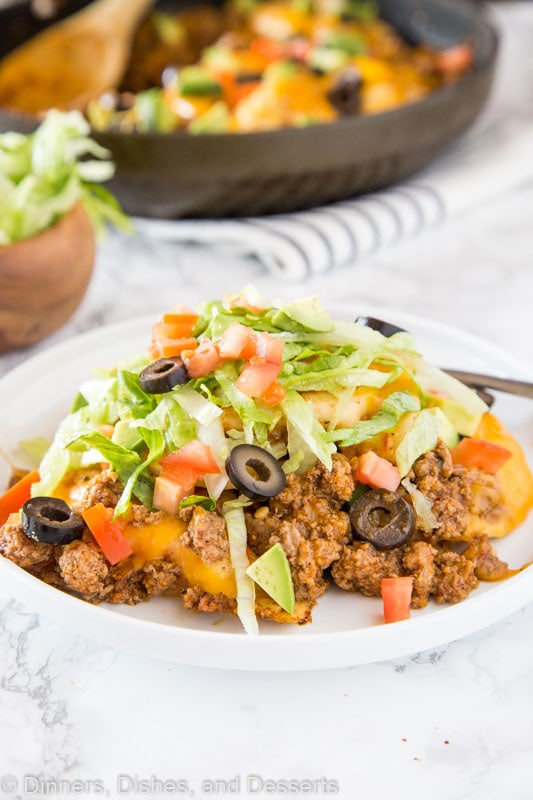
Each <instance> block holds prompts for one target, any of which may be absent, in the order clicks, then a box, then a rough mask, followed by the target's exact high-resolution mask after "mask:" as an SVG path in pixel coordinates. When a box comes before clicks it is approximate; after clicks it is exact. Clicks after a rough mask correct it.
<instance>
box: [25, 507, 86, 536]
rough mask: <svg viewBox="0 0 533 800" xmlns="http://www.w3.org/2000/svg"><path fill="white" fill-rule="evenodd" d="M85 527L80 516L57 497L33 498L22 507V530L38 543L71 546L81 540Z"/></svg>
mask: <svg viewBox="0 0 533 800" xmlns="http://www.w3.org/2000/svg"><path fill="white" fill-rule="evenodd" d="M84 527H85V525H84V523H83V520H82V518H81V517H80V515H79V514H76V513H75V512H74V511H73V510H72V509H71V508H70V506H69V505H67V503H65V501H64V500H59V499H58V498H57V497H32V499H31V500H27V501H26V502H25V503H24V505H23V506H22V530H23V531H24V533H25V534H26V536H27V537H28V538H29V539H35V541H37V542H46V544H69V543H70V542H73V541H74V540H75V539H81V537H82V534H83V529H84Z"/></svg>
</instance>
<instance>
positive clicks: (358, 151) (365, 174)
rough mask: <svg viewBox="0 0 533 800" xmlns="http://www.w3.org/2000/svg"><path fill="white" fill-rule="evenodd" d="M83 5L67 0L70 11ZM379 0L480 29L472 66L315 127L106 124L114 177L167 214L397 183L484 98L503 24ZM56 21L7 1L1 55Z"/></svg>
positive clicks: (433, 25)
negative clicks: (202, 128) (136, 129)
mask: <svg viewBox="0 0 533 800" xmlns="http://www.w3.org/2000/svg"><path fill="white" fill-rule="evenodd" d="M190 2H191V0H189V4H190ZM182 4H183V0H182ZM83 5H85V3H84V2H80V0H67V2H66V3H64V5H63V7H62V12H61V15H66V14H67V13H70V12H72V11H74V10H77V9H78V8H79V7H81V6H83ZM168 5H169V3H168V2H167V3H166V6H168ZM174 6H175V7H176V6H177V7H179V6H180V0H175V2H174ZM379 6H380V12H381V14H382V16H383V17H384V18H385V19H387V20H388V21H390V22H391V23H392V24H393V25H394V26H395V27H396V28H397V29H398V30H399V31H400V32H401V33H402V34H403V35H404V36H405V37H406V38H407V39H409V40H410V41H425V42H428V43H429V44H432V45H434V46H437V47H446V46H451V45H453V44H456V43H459V42H462V41H464V40H465V39H468V40H469V41H471V42H472V44H473V46H474V50H475V64H474V67H473V69H472V71H471V72H470V73H469V74H468V75H467V76H466V77H464V78H463V79H462V80H460V81H459V82H458V83H457V84H455V85H453V86H449V87H446V88H444V89H440V90H438V91H436V92H433V93H432V94H430V95H429V96H428V97H427V98H424V99H423V100H422V101H420V102H417V103H413V104H411V105H408V106H403V107H400V108H398V109H395V110H393V111H389V112H387V113H383V114H377V115H372V116H360V117H346V118H344V119H341V120H339V121H338V122H335V123H333V124H329V125H318V126H316V127H309V128H305V129H290V128H288V129H284V130H277V131H268V132H263V133H247V134H213V135H204V136H189V135H187V134H183V133H174V134H154V133H146V134H141V133H137V134H129V135H125V134H117V133H98V134H96V133H95V134H94V137H95V138H96V139H97V140H98V141H99V142H101V143H102V144H103V145H105V146H106V147H108V148H109V149H110V150H111V151H112V153H113V158H114V160H115V162H116V165H117V172H116V177H115V178H114V179H113V181H112V182H110V183H109V184H107V185H108V186H109V188H110V189H111V190H112V191H114V192H115V194H116V195H117V197H118V198H119V200H120V201H121V203H122V205H123V207H124V209H125V210H126V211H127V212H128V213H130V214H133V215H137V216H145V217H160V218H165V219H172V218H181V217H228V216H243V215H244V216H246V215H254V214H269V213H274V212H288V211H295V210H298V209H304V208H310V207H312V206H317V205H322V204H324V203H330V202H333V201H336V200H343V199H346V198H349V197H353V196H355V195H358V194H362V193H364V192H368V191H373V190H376V189H380V188H383V187H386V186H389V185H391V184H393V183H395V182H397V181H399V180H401V179H402V178H405V177H406V176H409V175H412V174H413V173H414V172H416V171H417V170H419V169H420V168H421V167H423V166H424V165H426V164H427V163H428V162H429V161H431V160H432V159H433V158H435V156H436V155H437V154H439V153H440V152H441V151H443V150H444V149H446V148H447V147H448V146H449V145H450V144H451V143H452V142H453V141H454V140H456V139H457V137H459V136H460V135H461V134H462V133H463V132H464V131H465V130H466V129H467V128H468V127H469V126H470V125H471V123H472V122H473V121H474V119H475V118H476V117H477V115H478V113H479V112H480V110H481V108H482V107H483V104H484V102H485V100H486V98H487V95H488V93H489V90H490V86H491V83H492V78H493V73H494V67H495V61H496V54H497V45H498V42H497V34H496V32H495V30H494V29H493V27H492V26H491V24H490V23H489V22H488V21H487V19H486V17H485V13H484V11H483V8H482V7H480V5H479V4H477V3H472V2H468V0H379ZM45 24H46V23H43V22H42V21H41V22H39V21H36V20H35V19H34V18H33V17H32V14H31V11H30V10H29V4H28V3H27V2H24V0H22V2H19V3H18V4H17V5H16V6H14V7H10V8H7V9H3V10H0V31H2V34H4V31H5V32H6V35H2V37H0V39H1V41H0V56H1V55H2V54H4V53H6V52H8V51H9V50H10V49H12V48H13V47H14V46H16V45H17V44H19V43H20V42H21V41H24V40H25V39H26V38H28V37H29V36H31V35H32V34H34V33H35V32H36V31H37V30H39V29H40V28H41V27H44V26H45ZM31 127H32V125H31V122H29V121H28V119H27V118H26V119H25V118H23V117H21V116H18V115H14V114H12V113H7V112H6V111H5V110H3V111H2V110H1V109H0V130H4V131H5V130H23V131H27V130H29V129H31Z"/></svg>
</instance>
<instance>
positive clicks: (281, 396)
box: [259, 381, 287, 406]
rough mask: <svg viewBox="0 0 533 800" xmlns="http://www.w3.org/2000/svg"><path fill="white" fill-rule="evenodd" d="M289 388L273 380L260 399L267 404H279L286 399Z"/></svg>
mask: <svg viewBox="0 0 533 800" xmlns="http://www.w3.org/2000/svg"><path fill="white" fill-rule="evenodd" d="M286 396H287V390H286V389H285V387H284V386H282V385H281V383H280V382H279V381H272V383H271V384H270V386H269V387H268V388H267V389H266V390H265V391H264V392H263V394H262V395H261V396H260V398H259V399H260V400H262V401H263V403H266V405H267V406H277V405H279V404H280V403H282V402H283V400H285V397H286Z"/></svg>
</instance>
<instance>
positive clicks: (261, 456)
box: [226, 444, 286, 500]
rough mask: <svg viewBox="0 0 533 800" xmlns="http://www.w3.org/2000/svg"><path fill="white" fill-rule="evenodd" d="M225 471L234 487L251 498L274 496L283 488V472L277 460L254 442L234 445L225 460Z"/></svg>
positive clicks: (259, 498) (284, 479)
mask: <svg viewBox="0 0 533 800" xmlns="http://www.w3.org/2000/svg"><path fill="white" fill-rule="evenodd" d="M226 472H227V473H228V477H229V479H230V481H231V482H232V483H233V485H234V486H235V488H236V489H238V490H239V492H241V493H242V494H244V495H246V497H249V498H250V499H251V500H263V499H264V498H265V497H275V496H276V495H277V494H279V493H280V492H281V491H282V490H283V489H284V488H285V483H286V478H285V473H284V472H283V470H282V469H281V466H280V464H279V462H278V460H277V459H276V458H274V456H273V455H272V453H269V452H268V451H267V450H263V448H262V447H257V445H255V444H238V445H237V446H236V447H234V448H233V450H232V451H231V453H230V454H229V456H228V458H227V460H226Z"/></svg>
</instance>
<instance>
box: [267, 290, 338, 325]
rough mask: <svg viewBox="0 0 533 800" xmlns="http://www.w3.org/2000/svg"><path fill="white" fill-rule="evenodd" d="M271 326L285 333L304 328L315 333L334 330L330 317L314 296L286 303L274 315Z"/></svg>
mask: <svg viewBox="0 0 533 800" xmlns="http://www.w3.org/2000/svg"><path fill="white" fill-rule="evenodd" d="M272 324H273V325H275V326H276V327H278V328H281V329H282V330H286V331H298V330H301V328H305V329H306V330H308V331H314V332H316V333H327V332H328V331H332V330H334V328H335V325H334V324H333V322H332V321H331V317H330V315H329V314H328V312H327V311H326V309H325V308H324V306H323V305H322V303H321V302H320V300H319V299H318V297H316V295H313V296H312V297H304V298H303V300H295V301H294V302H292V303H287V305H286V306H283V308H280V310H279V311H278V312H277V313H276V314H274V316H273V317H272Z"/></svg>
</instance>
